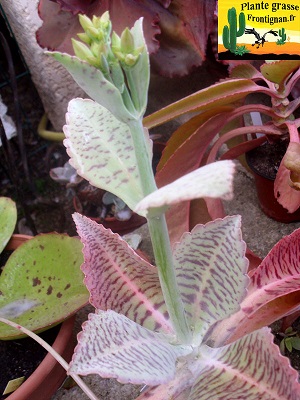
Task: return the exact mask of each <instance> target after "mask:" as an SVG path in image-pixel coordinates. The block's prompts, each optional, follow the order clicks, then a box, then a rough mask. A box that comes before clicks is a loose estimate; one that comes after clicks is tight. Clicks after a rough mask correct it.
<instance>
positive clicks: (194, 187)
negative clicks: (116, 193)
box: [135, 160, 234, 213]
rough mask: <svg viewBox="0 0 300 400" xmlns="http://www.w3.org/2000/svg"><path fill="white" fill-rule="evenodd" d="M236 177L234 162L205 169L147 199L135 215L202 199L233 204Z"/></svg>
mask: <svg viewBox="0 0 300 400" xmlns="http://www.w3.org/2000/svg"><path fill="white" fill-rule="evenodd" d="M233 173H234V163H233V161H229V160H225V161H217V162H215V163H212V164H209V165H205V166H203V167H201V168H198V169H196V170H195V171H192V172H190V173H189V174H187V175H184V176H183V177H181V178H179V179H177V180H175V181H174V182H172V183H170V184H168V185H166V186H163V187H162V188H160V189H158V190H156V191H155V192H152V193H151V194H149V195H148V196H146V197H144V199H143V200H141V201H140V202H139V203H138V204H137V206H136V208H135V211H136V212H138V213H145V212H146V213H147V212H151V209H153V208H154V209H155V208H160V207H163V206H166V205H172V204H176V203H180V202H182V201H186V200H193V199H198V198H202V197H213V198H219V197H221V198H222V199H226V200H230V199H232V197H233Z"/></svg>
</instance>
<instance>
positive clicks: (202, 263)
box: [174, 216, 248, 345]
mask: <svg viewBox="0 0 300 400" xmlns="http://www.w3.org/2000/svg"><path fill="white" fill-rule="evenodd" d="M245 251H246V244H245V242H244V241H243V240H242V235H241V218H240V217H239V216H236V217H226V218H224V219H222V220H221V219H219V220H215V221H212V222H209V223H207V224H206V225H197V226H196V227H195V228H194V229H193V230H192V232H191V233H185V234H184V235H183V237H182V239H181V241H180V243H176V244H175V246H174V266H175V270H176V276H177V282H178V285H179V290H180V293H181V296H182V300H183V303H184V307H185V311H186V315H187V318H188V323H189V325H190V326H191V327H192V331H193V333H194V342H195V343H196V344H197V345H199V344H200V343H201V341H202V338H203V336H204V335H205V334H206V332H207V330H208V329H209V328H210V326H211V325H213V324H214V323H215V322H216V321H220V320H222V319H224V318H226V317H228V316H229V315H231V314H233V313H235V312H236V311H238V310H239V308H240V302H241V300H242V299H243V298H244V297H245V295H246V287H247V284H248V277H247V276H246V272H247V268H248V260H247V259H246V257H245Z"/></svg>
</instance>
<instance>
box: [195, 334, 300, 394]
mask: <svg viewBox="0 0 300 400" xmlns="http://www.w3.org/2000/svg"><path fill="white" fill-rule="evenodd" d="M201 350H202V351H201V355H202V356H203V359H201V357H200V360H199V365H195V368H194V373H195V374H197V375H198V381H197V382H196V383H195V385H194V387H193V389H192V392H191V394H190V396H189V397H188V398H187V399H188V400H199V399H201V400H217V399H221V398H222V400H233V399H239V400H257V399H260V400H297V399H299V398H300V385H299V383H298V374H297V372H296V371H295V370H293V369H292V368H291V366H290V364H289V361H288V359H287V358H285V357H283V356H282V355H281V354H280V352H279V349H278V346H276V345H275V344H274V343H273V335H272V334H271V333H270V331H269V329H268V328H264V329H261V330H259V331H256V332H255V333H252V334H251V335H247V336H245V337H244V338H242V339H240V340H238V341H237V342H235V343H233V344H231V345H228V346H225V347H222V348H219V349H212V348H209V347H204V346H202V347H201ZM196 371H197V372H196Z"/></svg>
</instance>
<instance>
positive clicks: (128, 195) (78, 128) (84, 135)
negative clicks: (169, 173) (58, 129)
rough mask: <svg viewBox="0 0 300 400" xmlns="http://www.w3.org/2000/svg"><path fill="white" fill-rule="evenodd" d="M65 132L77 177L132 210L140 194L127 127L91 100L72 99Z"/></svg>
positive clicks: (138, 178)
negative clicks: (108, 193)
mask: <svg viewBox="0 0 300 400" xmlns="http://www.w3.org/2000/svg"><path fill="white" fill-rule="evenodd" d="M64 132H65V135H66V139H65V140H64V144H65V146H66V148H67V152H68V154H69V156H70V157H71V160H70V163H71V165H72V166H73V167H74V168H76V169H77V172H78V174H79V175H81V176H82V177H84V178H85V179H87V180H88V181H89V182H90V183H91V184H92V185H93V186H96V187H99V188H101V189H105V190H107V191H109V192H111V193H113V194H115V195H116V196H118V197H120V198H121V199H122V200H123V201H124V202H125V203H126V204H127V205H128V206H129V208H131V209H134V208H135V205H136V204H137V202H138V201H139V200H141V199H142V198H143V194H142V185H141V179H140V175H139V172H138V169H137V161H136V156H135V151H134V144H133V140H132V137H131V133H130V130H129V128H128V126H127V125H125V124H123V123H122V122H120V121H118V120H117V119H116V118H115V117H114V116H113V115H112V114H111V113H110V112H109V111H108V110H106V109H105V108H104V107H102V106H101V105H99V104H97V103H95V102H93V101H92V100H88V99H85V100H83V99H74V100H71V102H70V103H69V107H68V113H67V125H65V127H64ZM149 157H150V155H149Z"/></svg>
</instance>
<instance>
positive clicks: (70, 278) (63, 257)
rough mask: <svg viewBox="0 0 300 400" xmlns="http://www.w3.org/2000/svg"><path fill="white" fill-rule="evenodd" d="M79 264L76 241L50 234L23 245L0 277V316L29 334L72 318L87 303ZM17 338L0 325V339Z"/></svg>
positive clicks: (9, 329)
mask: <svg viewBox="0 0 300 400" xmlns="http://www.w3.org/2000/svg"><path fill="white" fill-rule="evenodd" d="M82 262H83V256H82V244H81V242H80V240H79V239H78V238H72V237H68V236H67V235H63V234H55V233H50V234H42V235H38V236H35V237H34V238H32V239H30V240H28V241H27V242H25V243H23V244H22V245H21V246H20V247H18V248H17V249H16V250H15V251H14V252H13V254H12V255H11V256H10V258H9V260H8V261H7V263H6V265H5V267H4V269H3V272H2V274H1V276H0V315H1V316H3V317H5V318H8V319H11V320H13V321H14V322H17V323H19V324H20V325H23V326H25V327H26V328H28V329H30V330H32V331H40V330H42V329H44V328H46V327H47V328H49V327H50V326H51V325H53V324H57V323H58V322H60V321H62V320H64V319H65V318H67V317H68V316H70V315H72V314H73V313H74V312H75V311H77V310H78V309H79V308H81V307H82V306H84V305H85V304H86V303H87V302H88V291H87V290H86V288H85V286H84V284H83V274H82V272H81V271H80V265H81V264H82ZM19 335H20V334H19V333H18V332H16V330H15V329H13V328H10V327H8V326H6V325H4V324H0V337H1V339H12V338H14V337H18V336H19ZM21 335H22V334H21Z"/></svg>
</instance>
